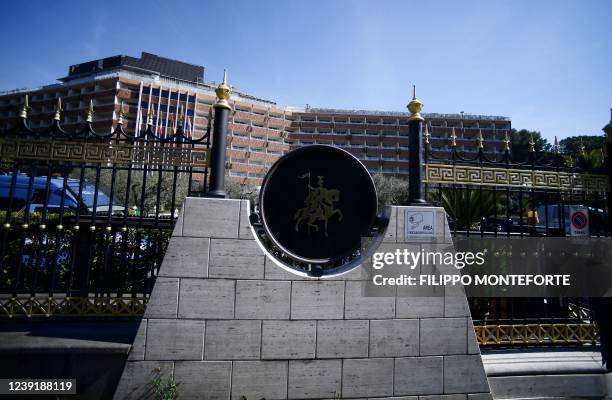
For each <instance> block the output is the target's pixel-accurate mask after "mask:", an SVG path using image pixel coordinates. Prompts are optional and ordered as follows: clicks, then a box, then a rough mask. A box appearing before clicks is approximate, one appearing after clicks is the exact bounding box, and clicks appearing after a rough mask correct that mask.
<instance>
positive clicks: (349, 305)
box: [344, 281, 395, 319]
mask: <svg viewBox="0 0 612 400" xmlns="http://www.w3.org/2000/svg"><path fill="white" fill-rule="evenodd" d="M363 285H364V283H362V282H356V281H355V282H353V281H349V282H346V296H345V306H344V307H345V311H344V315H345V318H350V319H360V318H365V319H385V318H393V317H394V316H395V296H393V297H377V296H367V295H365V294H364V293H363Z"/></svg>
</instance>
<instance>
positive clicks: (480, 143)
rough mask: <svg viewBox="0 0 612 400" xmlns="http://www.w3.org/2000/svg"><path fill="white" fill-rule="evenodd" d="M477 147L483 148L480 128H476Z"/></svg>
mask: <svg viewBox="0 0 612 400" xmlns="http://www.w3.org/2000/svg"><path fill="white" fill-rule="evenodd" d="M478 148H479V149H483V148H484V138H483V137H482V129H478Z"/></svg>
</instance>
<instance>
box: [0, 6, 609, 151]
mask: <svg viewBox="0 0 612 400" xmlns="http://www.w3.org/2000/svg"><path fill="white" fill-rule="evenodd" d="M1 7H2V11H3V12H2V18H1V20H2V23H1V24H0V37H2V38H3V39H2V41H1V42H0V49H1V50H2V51H1V53H0V54H2V58H0V90H10V89H16V88H24V87H35V86H40V85H45V84H50V83H53V82H55V80H56V79H57V78H59V77H62V76H65V75H67V72H68V66H69V65H71V64H77V63H81V62H84V61H89V60H94V59H97V58H103V57H108V56H112V55H117V54H126V55H132V56H139V55H140V53H141V51H146V52H150V53H154V54H157V55H160V56H164V57H169V58H174V59H178V60H182V61H186V62H190V63H194V64H198V65H204V66H205V68H206V72H205V79H206V81H220V80H221V79H222V75H223V68H227V69H228V81H229V83H230V84H231V85H233V86H235V87H236V88H237V89H238V90H240V91H242V92H246V93H249V94H251V95H254V96H258V97H261V98H265V99H269V100H273V101H275V102H277V103H278V104H280V105H287V106H296V107H304V106H305V105H306V104H309V105H310V106H311V107H329V108H343V109H366V110H385V111H406V104H407V103H408V102H409V101H410V99H411V97H412V85H413V84H416V85H417V95H418V97H419V98H420V99H421V101H422V102H423V103H424V104H425V107H424V109H423V111H424V112H437V113H459V112H461V111H464V112H465V113H466V114H485V115H501V116H507V117H510V118H511V120H512V126H513V127H514V128H517V129H529V130H535V131H540V132H541V133H542V134H543V135H544V136H545V137H546V138H548V139H549V140H551V141H552V140H553V138H554V137H555V136H558V137H559V139H561V138H564V137H567V136H573V135H578V134H588V135H601V134H602V131H601V128H602V127H603V126H604V125H606V124H607V123H608V122H609V121H610V107H611V106H612V73H611V72H612V68H611V67H612V65H611V64H612V34H611V31H610V16H611V15H612V1H609V0H601V1H597V0H593V1H588V0H584V1H578V0H576V1H565V0H555V1H549V0H538V1H535V0H530V1H521V0H516V1H514V0H513V1H508V0H504V1H501V0H483V1H436V0H430V1H419V2H417V1H391V0H378V1H365V0H353V1H346V0H327V1H293V0H289V1H274V2H273V1H229V0H228V1H178V0H173V1H168V0H164V1H146V2H132V1H127V0H123V1H108V0H106V1H96V2H87V1H65V0H60V1H54V2H49V1H42V0H38V1H28V2H5V3H3V4H2V5H1Z"/></svg>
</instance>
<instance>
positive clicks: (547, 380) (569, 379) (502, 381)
mask: <svg viewBox="0 0 612 400" xmlns="http://www.w3.org/2000/svg"><path fill="white" fill-rule="evenodd" d="M489 385H490V387H491V393H492V394H493V398H494V399H496V400H497V399H531V400H534V399H543V398H547V399H549V398H565V399H566V398H589V399H603V398H605V397H606V396H607V393H608V389H607V383H606V375H605V374H568V375H527V376H493V377H489Z"/></svg>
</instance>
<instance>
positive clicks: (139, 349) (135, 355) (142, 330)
mask: <svg viewBox="0 0 612 400" xmlns="http://www.w3.org/2000/svg"><path fill="white" fill-rule="evenodd" d="M146 339H147V319H146V318H143V319H142V320H141V321H140V325H138V331H137V332H136V336H135V337H134V342H133V343H132V347H131V348H130V353H129V355H128V360H129V361H136V360H144V357H145V341H146Z"/></svg>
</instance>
